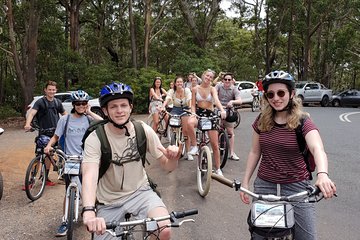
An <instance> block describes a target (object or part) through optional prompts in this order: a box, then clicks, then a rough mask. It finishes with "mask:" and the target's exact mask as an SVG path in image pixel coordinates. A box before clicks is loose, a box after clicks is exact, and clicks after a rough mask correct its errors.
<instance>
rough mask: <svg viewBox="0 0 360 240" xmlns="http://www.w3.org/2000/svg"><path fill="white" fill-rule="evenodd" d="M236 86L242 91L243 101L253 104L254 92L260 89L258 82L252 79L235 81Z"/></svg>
mask: <svg viewBox="0 0 360 240" xmlns="http://www.w3.org/2000/svg"><path fill="white" fill-rule="evenodd" d="M235 87H237V88H238V89H239V91H240V96H241V100H242V103H243V104H251V103H252V101H253V95H252V93H253V92H254V91H257V90H258V88H257V86H256V84H255V83H253V82H250V81H235Z"/></svg>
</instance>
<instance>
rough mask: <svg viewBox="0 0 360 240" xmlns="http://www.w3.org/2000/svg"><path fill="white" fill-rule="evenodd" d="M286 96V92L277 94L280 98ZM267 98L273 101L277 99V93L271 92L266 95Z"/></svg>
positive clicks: (282, 91)
mask: <svg viewBox="0 0 360 240" xmlns="http://www.w3.org/2000/svg"><path fill="white" fill-rule="evenodd" d="M285 94H286V92H285V91H284V90H279V91H277V92H276V95H278V97H284V96H285ZM265 96H266V97H267V98H268V99H273V98H274V97H275V92H274V91H269V92H267V93H265Z"/></svg>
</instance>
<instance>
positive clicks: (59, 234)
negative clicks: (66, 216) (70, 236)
mask: <svg viewBox="0 0 360 240" xmlns="http://www.w3.org/2000/svg"><path fill="white" fill-rule="evenodd" d="M67 230H68V229H67V224H66V222H63V223H61V225H60V226H59V228H58V230H57V232H56V235H55V236H56V237H63V236H66V233H67Z"/></svg>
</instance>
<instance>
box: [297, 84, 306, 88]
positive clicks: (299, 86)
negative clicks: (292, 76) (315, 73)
mask: <svg viewBox="0 0 360 240" xmlns="http://www.w3.org/2000/svg"><path fill="white" fill-rule="evenodd" d="M305 84H306V83H296V84H295V88H303V87H304V86H305Z"/></svg>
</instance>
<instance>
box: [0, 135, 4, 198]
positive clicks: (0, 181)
mask: <svg viewBox="0 0 360 240" xmlns="http://www.w3.org/2000/svg"><path fill="white" fill-rule="evenodd" d="M3 133H4V129H2V128H0V135H2V134H3ZM3 192H4V181H3V176H2V174H1V172H0V200H1V198H2V196H3Z"/></svg>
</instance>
